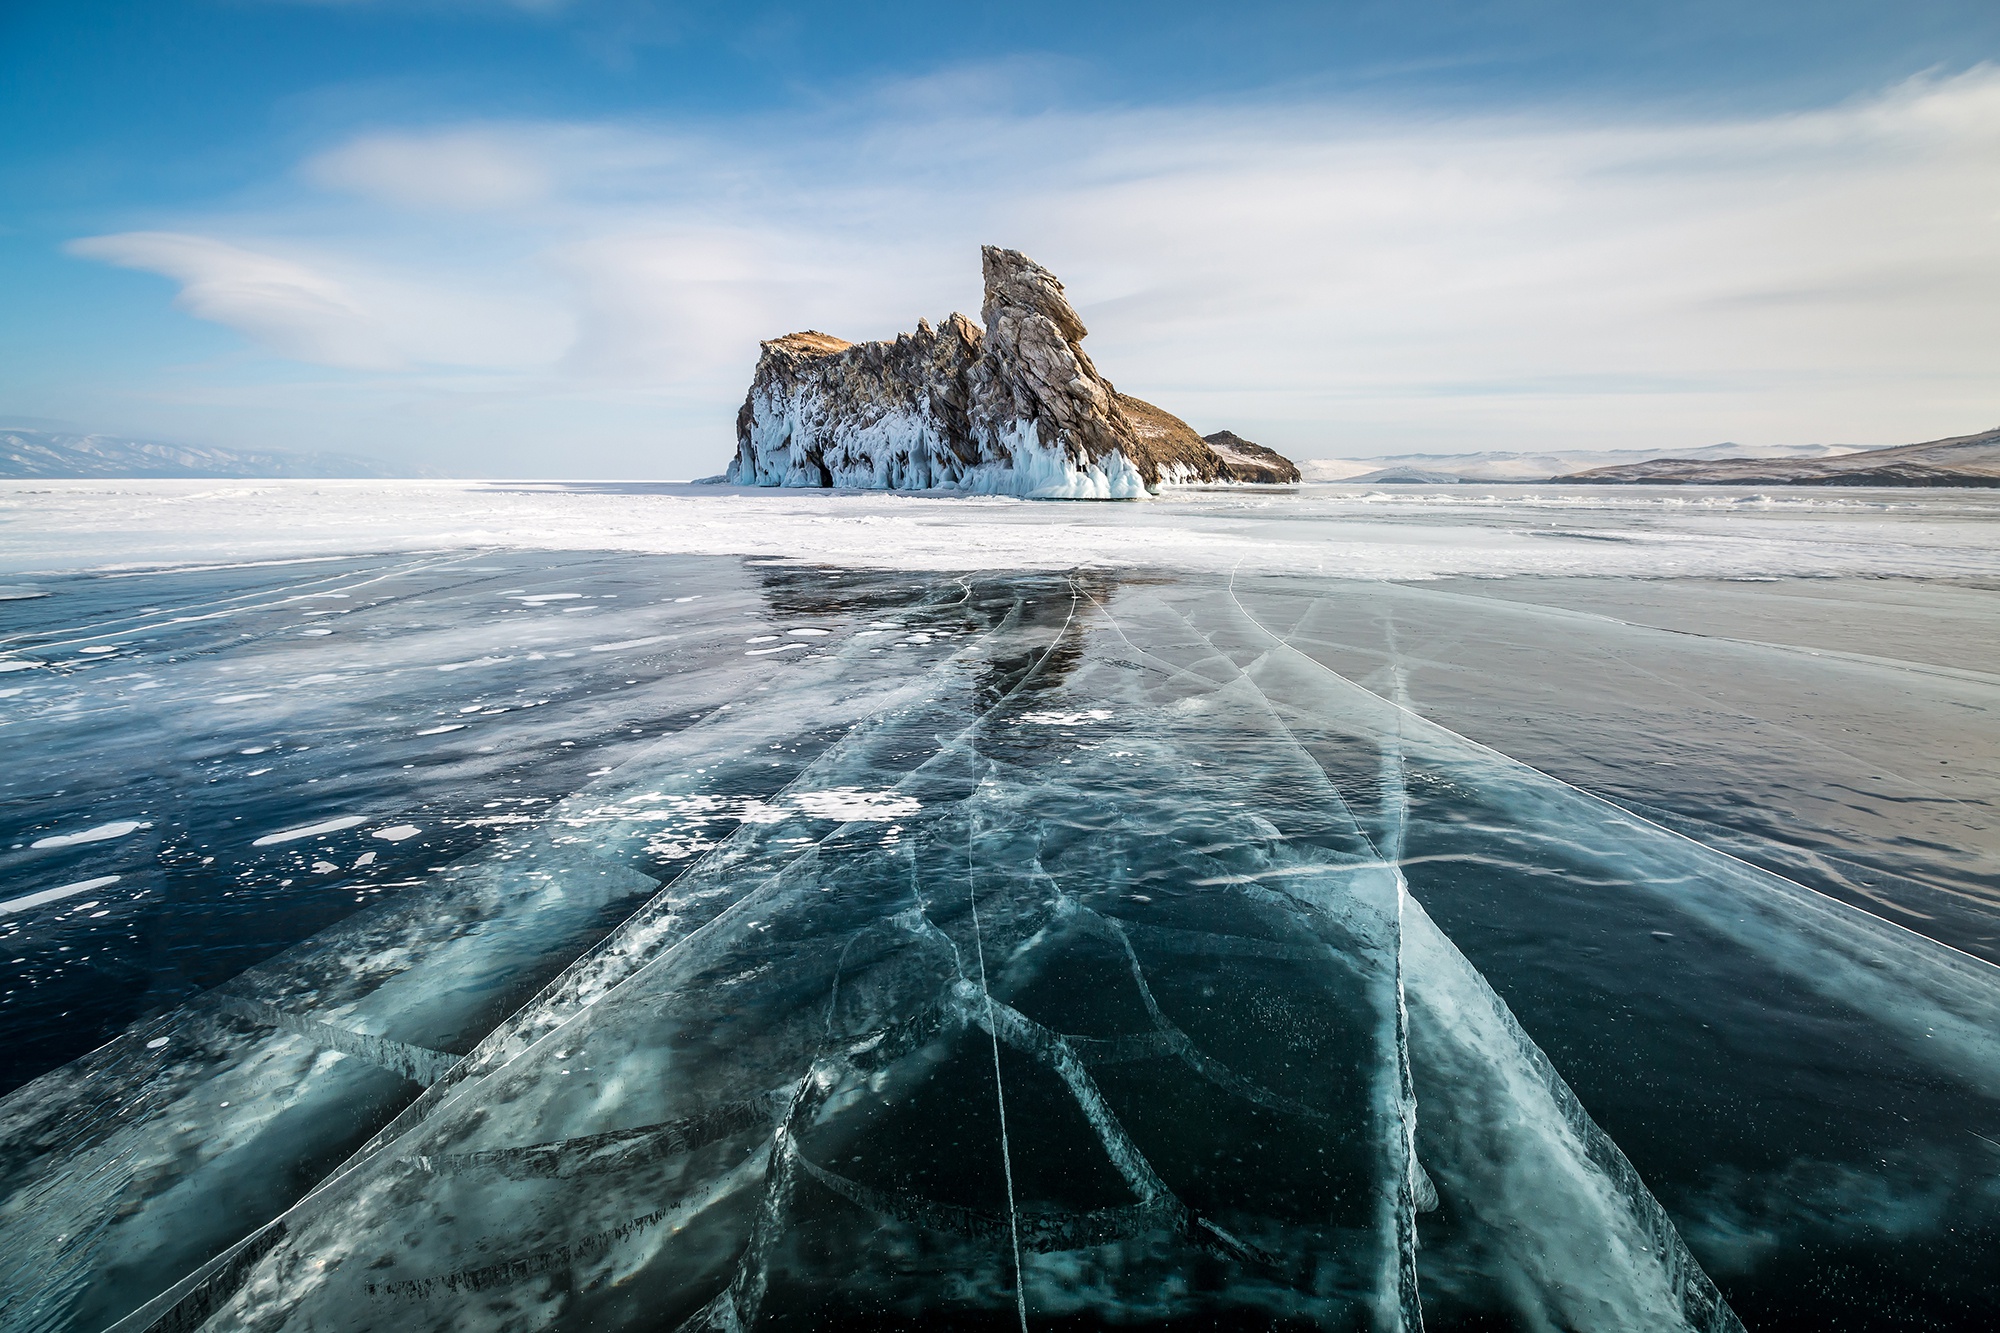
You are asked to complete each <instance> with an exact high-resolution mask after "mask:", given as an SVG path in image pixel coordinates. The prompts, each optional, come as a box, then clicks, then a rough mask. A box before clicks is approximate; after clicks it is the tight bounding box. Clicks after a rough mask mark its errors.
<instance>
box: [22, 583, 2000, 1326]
mask: <svg viewBox="0 0 2000 1333" xmlns="http://www.w3.org/2000/svg"><path fill="white" fill-rule="evenodd" d="M29 590H31V591H42V592H46V593H47V594H48V595H47V596H46V597H41V598H36V599H30V600H11V601H3V602H0V634H4V635H5V639H6V642H5V644H4V645H3V646H4V649H5V652H6V654H7V656H6V658H5V659H4V663H22V664H24V665H20V666H18V667H13V666H10V669H8V670H7V671H6V672H5V673H4V674H0V721H4V724H5V725H4V728H0V736H4V737H5V740H6V745H7V754H8V758H9V762H8V763H7V764H6V766H5V768H4V771H0V784H4V785H0V801H4V804H0V819H4V821H5V826H4V828H0V900H4V901H0V944H4V945H5V946H6V947H5V948H4V949H0V967H3V968H4V982H0V991H4V994H0V1004H4V1013H5V1018H6V1022H7V1032H8V1041H7V1042H6V1044H5V1046H4V1048H0V1078H3V1079H4V1085H0V1086H4V1087H5V1088H6V1089H9V1090H10V1091H9V1092H8V1094H7V1096H6V1097H5V1099H4V1100H0V1144H3V1145H4V1146H0V1324H4V1325H5V1326H6V1327H8V1328H10V1329H11V1328H24V1329H102V1328H108V1327H113V1326H118V1327H123V1328H131V1329H140V1328H192V1327H209V1328H214V1329H223V1328H245V1327H257V1328H291V1329H332V1328H355V1329H365V1328H383V1327H396V1328H404V1327H408V1328H432V1327H435V1328H468V1329H470V1328H478V1329H487V1328H510V1329H511V1328H522V1329H527V1328H556V1327H561V1328H624V1327H646V1328H654V1327H662V1328H673V1327H689V1328H702V1327H712V1328H736V1327H748V1326H750V1325H753V1324H755V1325H759V1326H767V1327H777V1328H793V1327H796V1328H829V1327H854V1328H861V1327H867V1328H893V1327H909V1328H916V1327H926V1328H929V1327H966V1328H984V1327H992V1328H1003V1327H1020V1326H1022V1325H1024V1324H1025V1325H1028V1326H1033V1327H1045V1326H1046V1327H1057V1326H1060V1327H1069V1328H1084V1327H1098V1326H1106V1325H1118V1326H1144V1327H1151V1326H1157V1327H1185V1328H1276V1327H1285V1328H1290V1327H1299V1328H1305V1327H1331V1328H1354V1329H1386V1328H1416V1327H1418V1326H1419V1325H1420V1324H1421V1325H1422V1326H1426V1327H1429V1328H1431V1329H1434V1330H1436V1329H1464V1330H1484V1329H1517V1328H1518V1329H1578V1330H1595V1329H1634V1330H1637V1329H1663V1328H1677V1327H1686V1328H1694V1329H1701V1330H1727V1329H1734V1328H1738V1327H1748V1328H1751V1329H1756V1330H1765V1329H1770V1330H1793V1329H1797V1330H1807V1329H1811V1330H1825V1329H1863V1328H1881V1327H1897V1328H1910V1329H1927V1328H1928V1329H1975V1328H1986V1327H1991V1326H1992V1322H1993V1313H1994V1311H1995V1310H2000V1266H1996V1265H1995V1264H1994V1263H1993V1256H1994V1254H1995V1253H2000V970H1996V967H1995V966H1994V964H1995V962H1996V961H2000V931H1996V925H1995V923H1996V920H2000V915H1996V914H1997V913H2000V834H1996V832H1995V823H1994V813H1995V798H1996V793H2000V744H1996V737H2000V728H1996V726H1995V706H1996V703H2000V676H1996V675H1994V674H1993V673H1992V670H1991V667H1992V663H1993V662H1994V661H1996V660H2000V652H1996V649H1997V648H2000V643H1996V642H1995V639H1996V631H2000V614H1996V613H1997V612H2000V604H1996V599H1997V598H2000V594H1996V593H1995V592H1993V591H1991V590H1990V589H1984V588H1980V587H1975V586H1969V585H1952V584H1941V583H1918V582H1902V581H1895V580H1867V581H1855V580H1834V579H1814V580H1793V581H1784V582H1762V583H1713V582H1702V581H1696V580H1677V581H1641V580H1625V579H1511V580H1476V581H1462V582H1452V581H1442V582H1430V583H1421V584H1411V585H1395V584H1382V583H1342V582H1334V581H1327V580H1319V579H1311V580H1308V579H1283V578H1259V579H1256V580H1237V581H1234V582H1232V581H1230V580H1227V579H1205V578H1196V577H1177V576H1168V575H1161V574H1143V573H1134V574H1131V575H1127V576H1117V575H1107V574H1102V573H1092V574H1089V575H1087V576H1085V575H1079V576H1074V577H1064V576H1060V575H1038V576H1018V577H997V576H990V575H983V576H968V577H965V578H951V577H940V576H935V575H912V574H907V573H904V574H870V573H856V572H852V571H848V572H842V571H831V570H818V569H811V568H801V567H798V566H796V565H789V564H783V563H779V562H744V561H739V560H733V559H719V558H718V559H711V558H694V557H645V556H632V555H602V554H576V555H549V554H547V553H537V554H533V555H508V554H497V555H496V554H493V553H484V554H481V555H478V556H436V557H421V556H404V557H395V558H386V557H385V558H376V559H352V560H346V559H343V560H321V561H312V562H303V563H288V564H272V565H265V566H256V567H228V568H210V569H205V570H183V571H178V572H164V573H156V574H142V575H128V576H115V577H114V576H102V575H93V576H75V577H67V578H48V579H42V580H38V581H36V582H35V583H34V584H33V586H32V587H31V588H30V589H29ZM79 835H83V836H79ZM1739 1321H1740V1322H1739Z"/></svg>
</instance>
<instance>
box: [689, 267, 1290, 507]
mask: <svg viewBox="0 0 2000 1333" xmlns="http://www.w3.org/2000/svg"><path fill="white" fill-rule="evenodd" d="M981 258H982V266H983V269H984V276H985V280H986V297H985V300H984V302H983V303H982V305H981V307H980V317H981V319H982V320H983V321H984V323H985V328H984V330H983V331H982V330H981V329H979V328H977V327H975V326H974V325H973V323H972V321H970V320H968V319H966V318H965V317H964V316H963V315H957V314H954V315H952V316H951V317H950V318H949V319H947V320H945V321H944V323H943V324H942V325H940V326H939V327H938V328H937V329H935V330H933V329H932V328H931V326H930V325H929V324H928V323H925V322H924V321H921V320H920V321H918V324H917V331H916V332H915V333H914V334H903V335H901V336H899V337H897V338H896V339H895V341H893V342H874V343H860V344H854V343H848V342H845V341H843V340H841V339H839V338H835V337H832V336H830V335H828V334H824V333H819V332H816V331H808V332H805V333H794V334H789V335H787V336H786V337H783V338H776V339H773V340H771V341H770V342H767V343H765V344H763V348H764V354H763V357H762V358H761V359H760V360H759V361H758V363H757V373H756V376H755V378H754V379H753V381H752V382H751V386H750V393H749V396H748V397H747V398H746V399H745V400H744V403H743V408H742V410H741V411H740V412H739V413H738V414H737V419H736V439H737V448H736V457H735V458H734V459H733V460H732V461H731V463H730V465H729V472H728V474H727V479H728V480H730V481H733V482H739V483H742V484H748V485H762V486H852V487H862V488H871V489H886V488H893V489H907V490H930V489H949V490H964V491H975V492H986V493H996V494H1014V495H1031V496H1037V497H1049V498H1066V499H1133V498H1137V497H1138V496H1140V495H1143V494H1146V493H1148V492H1150V491H1153V490H1157V489H1158V488H1159V487H1160V486H1161V485H1163V484H1168V483H1174V482H1182V483H1185V482H1198V481H1227V480H1245V481H1247V480H1267V479H1268V480H1296V479H1297V477H1298V470H1297V469H1296V468H1292V467H1291V464H1290V463H1289V462H1287V461H1286V460H1284V459H1282V458H1280V457H1279V456H1278V455H1277V454H1275V453H1272V452H1271V451H1270V450H1265V449H1260V448H1259V446H1255V445H1250V446H1249V448H1250V449H1251V450H1256V451H1257V452H1258V453H1259V454H1262V455H1268V456H1269V458H1270V459H1275V460H1276V462H1277V464H1281V465H1282V467H1275V466H1273V465H1271V464H1270V463H1269V462H1268V461H1266V460H1264V459H1262V458H1259V459H1256V460H1252V458H1251V457H1250V456H1249V455H1248V454H1242V455H1241V462H1236V461H1232V460H1230V459H1229V458H1226V457H1225V456H1223V455H1222V454H1221V453H1220V452H1219V451H1218V450H1216V449H1213V448H1211V447H1210V446H1209V445H1208V444H1206V443H1204V442H1203V440H1202V438H1201V437H1200V436H1198V435H1196V434H1195V433H1194V430H1193V429H1192V428H1191V427H1190V426H1188V424H1187V423H1186V422H1184V421H1182V420H1180V418H1178V417H1175V416H1173V415H1171V414H1170V413H1167V412H1163V411H1161V410H1160V409H1159V408H1157V407H1154V406H1153V405H1151V404H1150V403H1146V402H1142V401H1141V400H1139V399H1137V398H1133V397H1130V396H1129V395H1126V394H1121V393H1119V392H1118V391H1117V390H1116V389H1115V388H1113V387H1112V385H1111V382H1110V381H1109V380H1107V379H1105V378H1104V377H1103V376H1102V375H1101V374H1099V373H1098V370H1097V367H1096V366H1095V365H1093V364H1092V363H1091V360H1090V356H1089V354H1088V353H1086V352H1085V351H1084V350H1083V345H1082V344H1083V338H1084V334H1085V332H1086V330H1085V329H1084V326H1083V321H1082V320H1081V319H1079V318H1078V317H1077V313H1076V311H1075V309H1074V308H1073V307H1071V305H1070V303H1069V300H1068V298H1067V297H1065V296H1064V294H1063V286H1062V283H1061V282H1059V281H1057V279H1056V277H1055V275H1054V274H1052V273H1050V272H1049V271H1048V270H1047V269H1045V268H1043V267H1042V266H1041V265H1039V264H1037V263H1035V262H1034V261H1033V260H1032V259H1029V258H1028V257H1027V256H1026V255H1024V254H1021V253H1020V252H1019V251H1017V250H1003V249H1000V248H999V247H997V246H987V247H985V248H984V250H983V251H982V256H981ZM1230 438H1231V439H1232V440H1233V439H1235V437H1234V436H1231V437H1230ZM1286 469H1289V471H1290V476H1289V477H1288V478H1287V477H1282V476H1280V475H1279V474H1280V473H1282V472H1283V471H1284V470H1286ZM1253 472H1254V473H1256V474H1257V475H1256V476H1254V477H1253V476H1252V475H1250V474H1251V473H1253ZM1265 474H1269V475H1268V476H1267V475H1265Z"/></svg>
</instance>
